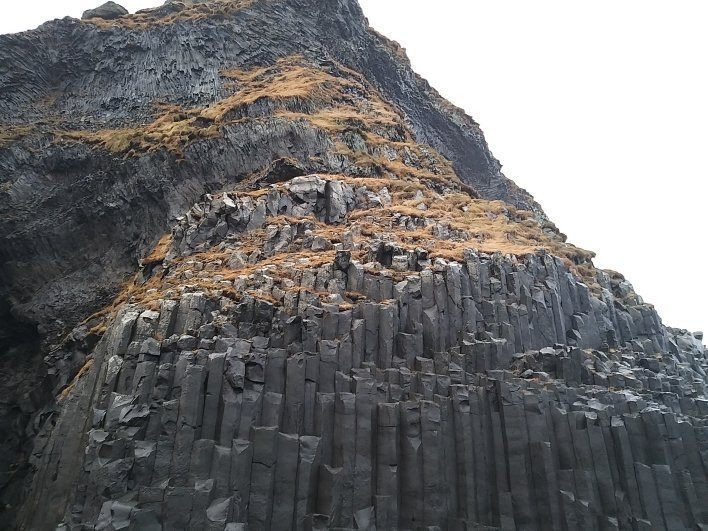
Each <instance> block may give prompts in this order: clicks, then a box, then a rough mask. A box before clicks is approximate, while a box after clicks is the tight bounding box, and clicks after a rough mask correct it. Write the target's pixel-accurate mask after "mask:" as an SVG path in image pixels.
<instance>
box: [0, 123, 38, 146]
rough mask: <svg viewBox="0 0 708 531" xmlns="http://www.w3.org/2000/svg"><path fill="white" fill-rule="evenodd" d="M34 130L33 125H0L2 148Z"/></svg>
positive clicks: (0, 144) (0, 143)
mask: <svg viewBox="0 0 708 531" xmlns="http://www.w3.org/2000/svg"><path fill="white" fill-rule="evenodd" d="M32 130H33V126H31V125H3V126H2V127H0V149H2V148H5V147H7V146H9V145H10V144H12V143H13V142H15V141H16V140H20V139H21V138H22V137H25V136H27V135H28V134H30V133H31V132H32Z"/></svg>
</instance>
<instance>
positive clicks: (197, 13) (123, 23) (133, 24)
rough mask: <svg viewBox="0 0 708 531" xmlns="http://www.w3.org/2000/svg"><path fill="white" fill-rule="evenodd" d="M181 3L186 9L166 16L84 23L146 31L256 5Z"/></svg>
mask: <svg viewBox="0 0 708 531" xmlns="http://www.w3.org/2000/svg"><path fill="white" fill-rule="evenodd" d="M260 1H266V0H260ZM181 3H182V4H184V8H182V9H181V10H179V11H176V12H173V13H169V14H167V15H164V16H159V15H158V14H157V12H156V11H155V10H144V11H143V12H141V13H135V14H131V15H125V16H122V17H120V18H117V19H114V20H105V19H102V18H91V19H88V20H84V21H83V22H84V23H87V24H93V25H94V26H98V27H99V28H103V29H110V28H112V27H116V26H118V27H124V28H130V29H143V30H145V29H149V28H150V27H153V26H155V25H163V24H174V23H176V22H186V21H190V20H192V21H193V20H201V19H205V18H219V17H226V16H228V15H231V14H233V13H235V12H238V11H241V10H243V9H246V8H248V7H250V6H251V5H252V4H253V3H254V0H214V1H212V2H208V3H203V4H193V3H192V2H191V1H190V0H184V1H183V2H181Z"/></svg>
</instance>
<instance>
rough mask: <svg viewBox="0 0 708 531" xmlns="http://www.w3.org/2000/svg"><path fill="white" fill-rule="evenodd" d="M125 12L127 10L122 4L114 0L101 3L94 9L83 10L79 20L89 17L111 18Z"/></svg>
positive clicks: (125, 13) (120, 15)
mask: <svg viewBox="0 0 708 531" xmlns="http://www.w3.org/2000/svg"><path fill="white" fill-rule="evenodd" d="M127 14H128V10H127V9H126V8H124V7H123V6H121V5H119V4H116V3H115V2H106V3H105V4H102V5H100V6H98V7H96V8H94V9H87V10H86V11H84V12H83V14H82V15H81V20H87V19H90V18H103V19H106V20H113V19H116V18H120V17H122V16H123V15H127Z"/></svg>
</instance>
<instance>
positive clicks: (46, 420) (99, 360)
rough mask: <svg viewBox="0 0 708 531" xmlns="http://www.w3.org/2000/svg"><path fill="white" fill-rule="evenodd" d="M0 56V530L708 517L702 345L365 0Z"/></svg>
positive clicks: (502, 524) (138, 30) (3, 51)
mask: <svg viewBox="0 0 708 531" xmlns="http://www.w3.org/2000/svg"><path fill="white" fill-rule="evenodd" d="M66 42H71V43H72V46H70V47H67V46H64V45H63V44H64V43H66ZM0 45H1V46H0V58H2V59H3V61H0V83H2V87H3V90H2V91H0V116H2V117H3V120H4V121H7V122H8V126H7V127H6V128H5V129H4V130H3V132H2V133H1V134H0V168H2V169H3V173H2V175H1V176H0V196H1V197H2V199H3V201H0V235H2V237H3V239H2V244H1V246H0V256H2V259H3V260H2V265H1V266H0V274H1V277H0V279H1V280H2V283H1V284H0V320H1V321H2V325H1V326H0V349H1V351H0V368H1V369H2V372H0V428H2V430H3V434H5V433H7V434H8V436H4V437H3V439H2V442H0V472H2V476H0V496H1V497H2V509H3V510H2V511H0V527H2V528H18V529H32V530H34V529H39V530H43V529H48V530H49V529H55V528H57V527H58V528H60V529H67V530H68V529H72V530H73V529H76V530H79V529H136V530H137V529H151V530H152V529H170V530H173V529H218V530H224V531H225V530H237V529H252V530H255V529H283V530H286V529H333V528H335V529H544V530H545V529H561V530H570V529H632V530H644V529H672V530H673V529H702V528H706V526H708V511H707V510H706V503H705V500H707V499H708V458H707V456H708V424H707V419H708V398H707V396H706V385H708V379H707V377H706V369H707V367H708V359H707V353H706V349H705V347H704V346H703V345H702V342H701V340H702V335H701V334H699V333H696V334H690V333H689V332H687V331H684V330H677V329H671V328H667V327H665V326H664V325H663V324H662V321H661V319H660V317H659V315H658V314H657V312H656V311H655V309H654V308H653V307H652V306H651V305H649V304H646V303H645V302H644V301H643V300H642V298H641V297H640V296H639V295H637V294H636V293H635V292H634V289H633V288H632V286H631V284H630V283H629V282H628V281H627V280H626V279H625V278H624V277H622V276H621V275H619V274H618V273H614V272H606V271H601V270H598V269H596V268H595V267H594V265H593V264H592V257H593V254H592V253H590V252H588V251H584V250H582V249H579V248H577V247H575V246H573V245H571V244H570V243H568V242H566V239H565V236H564V235H563V234H561V233H560V232H559V231H558V230H557V229H556V227H555V226H554V225H553V224H552V223H551V222H550V221H549V220H547V219H546V217H545V216H544V215H543V213H542V211H541V210H540V207H538V205H536V203H535V202H533V199H532V198H531V197H530V196H529V195H528V194H526V193H525V192H524V191H522V190H519V189H518V188H516V187H515V185H514V184H513V183H511V182H510V181H508V180H507V179H505V178H504V177H503V175H501V174H500V173H499V164H498V162H497V161H496V160H495V159H494V158H493V157H492V156H491V154H490V153H489V150H488V148H487V146H486V143H485V142H484V139H483V137H482V134H481V132H480V130H479V128H478V126H477V125H476V124H475V123H474V122H473V121H472V120H471V119H470V118H468V117H466V116H464V115H463V114H462V113H461V112H460V111H459V110H457V109H454V108H453V107H452V106H451V105H450V104H448V103H447V102H445V101H444V100H442V99H441V98H440V97H439V96H438V95H437V93H435V92H434V91H433V90H432V89H431V88H430V87H429V86H428V85H427V84H426V83H425V82H424V81H423V80H421V79H420V78H418V77H417V76H416V75H415V74H414V73H413V72H412V71H411V70H410V67H409V65H408V62H407V60H406V59H405V55H404V54H403V52H402V50H400V48H398V47H397V46H396V45H395V43H391V42H389V41H387V40H386V39H384V38H383V37H381V36H379V35H378V34H376V33H375V32H374V31H373V30H371V29H370V28H368V26H367V24H366V20H365V19H364V17H363V14H362V13H361V10H360V8H359V6H358V5H357V4H356V2H354V1H353V0H337V1H333V2H332V1H327V2H325V1H317V0H280V1H276V0H254V1H247V0H239V1H205V2H167V3H166V4H165V5H164V6H161V7H159V8H156V9H152V10H144V11H141V12H139V13H137V14H135V15H127V16H126V15H124V16H121V17H120V18H117V19H115V20H105V19H96V18H94V19H91V20H87V21H75V20H71V19H65V20H62V21H54V22H51V23H48V24H46V25H44V26H42V27H40V28H39V29H37V30H35V31H33V32H27V33H24V34H18V35H15V36H5V37H0ZM47 46H49V47H50V48H47ZM48 49H52V50H55V52H54V53H51V54H50V53H48V52H47V50H48ZM18 117H19V118H18ZM126 279H127V281H126ZM111 301H113V302H111Z"/></svg>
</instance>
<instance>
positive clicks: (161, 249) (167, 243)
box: [142, 234, 172, 266]
mask: <svg viewBox="0 0 708 531" xmlns="http://www.w3.org/2000/svg"><path fill="white" fill-rule="evenodd" d="M171 246H172V234H165V235H164V236H163V237H162V238H160V241H158V242H157V245H156V246H155V248H154V249H153V251H152V252H151V253H150V254H149V255H148V256H147V257H146V258H145V259H144V260H143V261H142V265H143V266H150V265H155V264H159V263H161V262H162V261H163V260H164V259H165V257H166V256H167V253H168V252H169V250H170V247H171Z"/></svg>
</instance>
